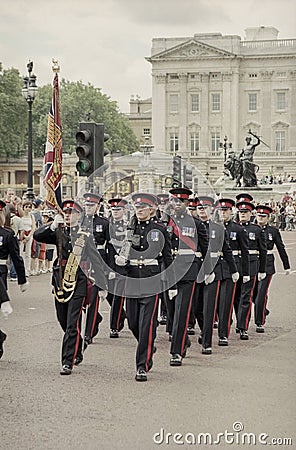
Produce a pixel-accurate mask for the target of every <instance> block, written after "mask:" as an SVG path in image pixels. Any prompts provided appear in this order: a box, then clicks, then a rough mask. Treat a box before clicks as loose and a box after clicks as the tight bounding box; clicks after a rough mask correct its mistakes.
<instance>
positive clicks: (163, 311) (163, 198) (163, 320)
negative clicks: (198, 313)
mask: <svg viewBox="0 0 296 450" xmlns="http://www.w3.org/2000/svg"><path fill="white" fill-rule="evenodd" d="M157 200H158V208H159V213H160V217H159V220H160V221H161V223H163V224H164V225H165V226H167V224H168V222H169V220H170V216H169V214H168V212H167V211H166V210H167V207H168V205H169V202H170V196H169V194H167V193H161V194H158V195H157ZM168 300H169V298H168V292H167V291H163V292H162V293H161V295H160V302H159V303H160V319H159V323H160V325H167V302H168ZM167 331H168V330H167Z"/></svg>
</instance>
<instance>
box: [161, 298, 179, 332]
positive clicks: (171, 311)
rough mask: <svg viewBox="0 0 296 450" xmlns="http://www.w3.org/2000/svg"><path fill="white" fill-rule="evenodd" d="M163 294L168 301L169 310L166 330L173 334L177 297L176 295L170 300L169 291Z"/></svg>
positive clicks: (167, 308)
mask: <svg viewBox="0 0 296 450" xmlns="http://www.w3.org/2000/svg"><path fill="white" fill-rule="evenodd" d="M162 295H163V298H164V299H165V302H166V311H167V323H166V332H167V333H169V334H172V330H173V321H174V314H175V298H176V297H174V298H172V300H170V299H169V295H168V291H165V292H163V293H162Z"/></svg>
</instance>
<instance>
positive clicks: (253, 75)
mask: <svg viewBox="0 0 296 450" xmlns="http://www.w3.org/2000/svg"><path fill="white" fill-rule="evenodd" d="M249 78H257V73H249Z"/></svg>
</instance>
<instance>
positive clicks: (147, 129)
mask: <svg viewBox="0 0 296 450" xmlns="http://www.w3.org/2000/svg"><path fill="white" fill-rule="evenodd" d="M150 134H151V133H150V128H143V136H150Z"/></svg>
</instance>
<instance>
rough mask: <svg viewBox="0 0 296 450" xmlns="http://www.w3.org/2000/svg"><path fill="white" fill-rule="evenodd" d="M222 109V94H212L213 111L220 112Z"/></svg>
mask: <svg viewBox="0 0 296 450" xmlns="http://www.w3.org/2000/svg"><path fill="white" fill-rule="evenodd" d="M220 110H221V97H220V94H212V111H213V112H219V111H220Z"/></svg>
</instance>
